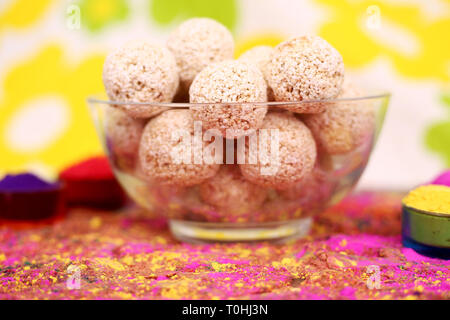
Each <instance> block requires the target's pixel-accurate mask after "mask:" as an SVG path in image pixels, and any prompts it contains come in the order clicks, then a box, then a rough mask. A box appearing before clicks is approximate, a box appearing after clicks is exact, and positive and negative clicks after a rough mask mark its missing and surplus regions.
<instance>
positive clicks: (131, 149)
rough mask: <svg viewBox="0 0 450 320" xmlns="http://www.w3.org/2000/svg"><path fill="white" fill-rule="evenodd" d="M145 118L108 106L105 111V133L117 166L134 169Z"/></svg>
mask: <svg viewBox="0 0 450 320" xmlns="http://www.w3.org/2000/svg"><path fill="white" fill-rule="evenodd" d="M145 123H146V122H145V120H143V119H135V118H132V117H130V116H129V115H127V114H126V113H125V112H124V111H122V110H119V109H117V108H114V107H108V108H107V110H106V113H105V133H106V141H107V146H108V149H109V150H110V152H111V155H112V158H113V161H114V163H115V164H116V166H118V167H119V168H120V169H133V168H134V167H135V164H136V159H137V157H138V150H139V143H140V140H141V135H142V131H143V130H144V126H145Z"/></svg>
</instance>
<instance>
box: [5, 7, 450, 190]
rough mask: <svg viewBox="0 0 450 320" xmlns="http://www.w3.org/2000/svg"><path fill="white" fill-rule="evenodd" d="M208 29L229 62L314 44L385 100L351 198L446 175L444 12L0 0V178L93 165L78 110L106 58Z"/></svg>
mask: <svg viewBox="0 0 450 320" xmlns="http://www.w3.org/2000/svg"><path fill="white" fill-rule="evenodd" d="M194 16H210V17H213V18H215V19H217V20H219V21H221V22H222V23H224V24H225V25H226V26H227V27H229V28H230V29H231V30H232V32H233V33H234V35H235V37H236V39H237V50H236V51H237V52H236V55H238V54H239V53H240V52H242V51H244V50H246V49H247V48H250V47H252V46H254V45H258V44H271V45H275V44H277V43H278V42H279V41H281V40H283V39H285V38H287V37H290V36H292V35H298V34H302V33H316V34H319V35H321V36H323V37H324V38H326V39H327V40H328V41H329V42H331V43H332V44H333V45H334V46H335V47H336V48H337V49H338V50H340V52H341V53H342V55H343V56H344V60H345V63H346V67H347V72H348V73H351V74H353V75H354V76H355V77H358V78H360V79H361V81H365V82H369V83H371V84H373V86H374V87H379V88H383V89H387V90H389V91H392V92H393V97H392V102H391V106H390V109H389V111H388V113H387V120H386V123H385V127H384V131H383V133H382V135H381V136H380V140H379V143H378V145H377V148H376V151H375V153H374V156H373V158H372V160H371V162H370V164H369V167H368V169H367V171H366V173H365V174H364V177H363V179H362V182H361V184H360V187H361V188H369V187H370V188H391V189H392V188H395V189H398V188H400V189H409V188H411V187H412V186H414V185H416V184H418V183H422V182H423V181H426V180H429V179H431V178H432V177H433V176H434V175H436V174H437V173H438V172H439V171H441V170H442V169H444V168H445V167H450V81H449V80H450V41H448V35H449V33H450V1H448V0H411V1H402V0H397V1H394V0H389V1H388V0H383V1H370V0H369V1H366V0H359V1H354V0H339V1H333V0H303V1H302V0H242V1H239V0H221V1H213V0H192V1H184V0H135V1H126V0H59V1H58V0H33V1H31V0H2V1H1V3H0V175H2V174H4V173H6V172H16V171H21V170H33V171H36V172H38V173H40V174H42V175H44V176H46V177H49V178H51V177H54V176H55V174H56V173H57V172H58V170H60V169H61V168H63V167H64V166H66V165H68V164H70V163H72V162H74V161H77V160H80V159H82V158H85V157H87V156H90V155H94V154H98V153H101V152H102V150H101V147H100V144H99V142H98V141H97V138H96V135H95V130H94V127H93V125H92V123H91V120H90V115H89V113H88V108H87V105H86V102H85V99H86V97H87V96H89V95H91V94H95V93H99V92H102V91H103V88H102V83H101V68H102V63H103V59H104V57H105V54H106V53H107V52H108V51H109V50H111V49H112V48H114V47H116V46H117V45H119V44H121V43H123V42H125V41H127V40H130V38H147V39H150V40H152V41H155V42H160V43H163V41H164V39H165V37H166V36H167V34H168V33H169V32H170V30H171V29H172V28H173V27H174V25H176V24H177V23H178V22H180V21H181V20H183V19H186V18H189V17H194Z"/></svg>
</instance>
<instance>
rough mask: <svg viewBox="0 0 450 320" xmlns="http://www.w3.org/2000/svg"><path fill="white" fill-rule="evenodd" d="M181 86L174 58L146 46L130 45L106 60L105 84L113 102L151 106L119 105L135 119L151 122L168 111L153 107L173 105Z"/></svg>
mask: <svg viewBox="0 0 450 320" xmlns="http://www.w3.org/2000/svg"><path fill="white" fill-rule="evenodd" d="M178 83H179V77H178V67H177V64H176V61H175V57H174V55H173V54H172V53H171V52H170V51H169V50H168V49H167V48H164V47H159V46H156V45H152V44H148V43H146V42H139V41H135V42H129V43H127V44H126V45H124V46H123V47H120V48H118V49H117V50H115V51H113V52H111V53H110V54H109V55H108V56H107V57H106V60H105V64H104V66H103V84H104V86H105V90H106V93H107V94H108V97H109V98H110V99H111V100H113V101H119V102H138V103H144V102H148V103H149V105H139V104H129V105H128V104H117V106H118V107H119V108H122V109H123V110H124V111H126V112H127V113H128V114H129V115H130V116H132V117H135V118H149V117H152V116H154V115H156V114H158V113H161V112H162V111H164V110H166V108H163V107H159V106H155V105H151V103H154V102H171V101H172V98H173V97H174V95H175V93H176V91H177V88H178Z"/></svg>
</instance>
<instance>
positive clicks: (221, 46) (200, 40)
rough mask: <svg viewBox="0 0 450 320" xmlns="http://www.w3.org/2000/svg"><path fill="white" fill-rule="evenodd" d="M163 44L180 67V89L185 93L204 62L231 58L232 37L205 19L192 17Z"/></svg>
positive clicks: (220, 25)
mask: <svg viewBox="0 0 450 320" xmlns="http://www.w3.org/2000/svg"><path fill="white" fill-rule="evenodd" d="M167 47H168V48H169V49H170V51H172V52H173V54H174V55H175V58H176V61H177V64H178V67H179V70H180V91H183V92H186V93H188V90H189V86H190V85H191V83H192V81H193V80H194V78H195V76H196V75H197V74H198V73H199V72H200V71H201V70H203V69H204V68H205V67H206V66H207V65H209V64H210V63H214V62H220V61H223V60H228V59H233V54H234V40H233V36H232V35H231V33H230V31H229V30H228V29H227V28H226V27H225V26H223V25H222V24H220V23H219V22H217V21H215V20H213V19H209V18H192V19H189V20H187V21H185V22H183V23H182V24H181V25H179V26H178V28H176V29H175V30H174V31H173V32H172V33H171V34H170V36H169V39H168V40H167Z"/></svg>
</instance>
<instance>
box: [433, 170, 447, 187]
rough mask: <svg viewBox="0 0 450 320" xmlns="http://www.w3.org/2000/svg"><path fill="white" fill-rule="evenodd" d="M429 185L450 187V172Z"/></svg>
mask: <svg viewBox="0 0 450 320" xmlns="http://www.w3.org/2000/svg"><path fill="white" fill-rule="evenodd" d="M431 184H440V185H443V186H447V187H450V170H447V171H445V172H444V173H442V174H441V175H440V176H439V177H437V178H436V179H434V180H433V182H431Z"/></svg>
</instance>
